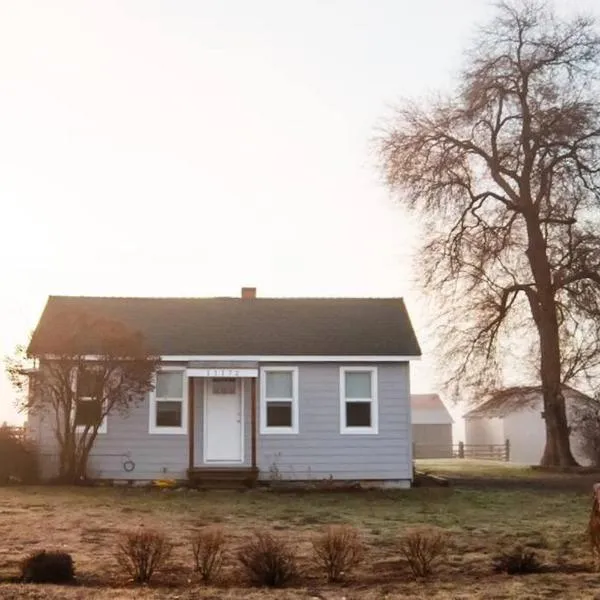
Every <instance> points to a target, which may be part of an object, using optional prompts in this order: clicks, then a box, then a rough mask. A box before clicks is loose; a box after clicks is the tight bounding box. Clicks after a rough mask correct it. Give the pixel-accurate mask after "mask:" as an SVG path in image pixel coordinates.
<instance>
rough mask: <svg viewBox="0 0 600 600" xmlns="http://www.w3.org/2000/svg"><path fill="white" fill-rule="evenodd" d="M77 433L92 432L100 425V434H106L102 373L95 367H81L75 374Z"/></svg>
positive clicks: (75, 419)
mask: <svg viewBox="0 0 600 600" xmlns="http://www.w3.org/2000/svg"><path fill="white" fill-rule="evenodd" d="M75 390H76V394H75V411H74V415H73V419H74V424H75V431H77V432H79V433H82V432H84V431H86V429H87V430H88V431H90V430H91V429H93V428H94V427H95V426H96V425H97V424H98V423H100V426H99V427H98V433H106V432H107V430H108V428H107V424H106V415H103V413H104V412H105V410H104V407H105V402H104V385H103V381H102V373H101V372H100V371H99V370H97V369H94V368H93V367H88V368H85V367H80V368H79V369H78V370H77V373H76V374H75Z"/></svg>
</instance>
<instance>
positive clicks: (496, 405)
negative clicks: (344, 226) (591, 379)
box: [464, 385, 593, 419]
mask: <svg viewBox="0 0 600 600" xmlns="http://www.w3.org/2000/svg"><path fill="white" fill-rule="evenodd" d="M562 389H563V395H564V397H565V402H566V403H567V405H568V404H579V405H581V404H587V403H589V402H593V399H592V398H591V397H590V396H588V395H587V394H584V393H582V392H580V391H578V390H576V389H574V388H572V387H570V386H568V385H563V386H562ZM541 402H542V388H541V387H540V386H520V387H510V388H506V389H504V390H500V391H498V392H496V393H495V394H493V396H492V397H491V398H490V399H488V400H486V401H485V402H483V403H482V404H480V405H479V406H477V407H475V408H474V409H472V410H470V411H469V412H467V413H465V415H464V418H465V419H477V418H496V417H497V418H504V417H507V416H508V415H510V414H512V413H515V412H518V411H521V410H528V409H531V408H537V407H538V406H539V405H540V403H541Z"/></svg>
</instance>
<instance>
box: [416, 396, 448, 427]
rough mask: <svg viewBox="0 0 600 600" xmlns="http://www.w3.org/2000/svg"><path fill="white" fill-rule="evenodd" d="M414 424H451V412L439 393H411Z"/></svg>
mask: <svg viewBox="0 0 600 600" xmlns="http://www.w3.org/2000/svg"><path fill="white" fill-rule="evenodd" d="M410 408H411V414H412V424H413V425H451V424H452V423H454V420H453V419H452V416H451V415H450V412H449V411H448V409H447V408H446V405H445V404H444V402H443V401H442V399H441V398H440V397H439V395H438V394H411V396H410Z"/></svg>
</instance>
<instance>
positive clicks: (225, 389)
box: [212, 378, 237, 395]
mask: <svg viewBox="0 0 600 600" xmlns="http://www.w3.org/2000/svg"><path fill="white" fill-rule="evenodd" d="M212 393H213V394H227V395H232V394H235V393H237V385H236V382H235V379H222V378H221V379H213V380H212Z"/></svg>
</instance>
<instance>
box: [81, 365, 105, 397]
mask: <svg viewBox="0 0 600 600" xmlns="http://www.w3.org/2000/svg"><path fill="white" fill-rule="evenodd" d="M77 392H78V395H79V397H80V398H100V397H101V396H102V374H101V373H99V372H98V371H93V370H91V369H80V370H79V372H78V375H77Z"/></svg>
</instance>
